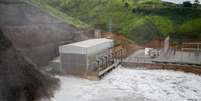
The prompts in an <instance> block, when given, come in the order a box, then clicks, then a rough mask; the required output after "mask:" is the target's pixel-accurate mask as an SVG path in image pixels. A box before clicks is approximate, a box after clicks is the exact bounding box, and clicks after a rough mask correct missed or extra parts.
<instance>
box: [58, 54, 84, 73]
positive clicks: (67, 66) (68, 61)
mask: <svg viewBox="0 0 201 101" xmlns="http://www.w3.org/2000/svg"><path fill="white" fill-rule="evenodd" d="M60 56H61V66H62V72H64V73H67V74H74V75H84V74H85V73H87V55H85V54H67V53H61V54H60Z"/></svg>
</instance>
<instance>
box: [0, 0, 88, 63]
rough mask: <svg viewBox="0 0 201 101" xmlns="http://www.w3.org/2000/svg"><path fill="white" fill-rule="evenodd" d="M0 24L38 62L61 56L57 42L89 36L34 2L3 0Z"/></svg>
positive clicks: (9, 36) (24, 53)
mask: <svg viewBox="0 0 201 101" xmlns="http://www.w3.org/2000/svg"><path fill="white" fill-rule="evenodd" d="M0 27H1V29H2V32H3V33H4V35H5V36H6V37H7V38H8V39H9V40H10V41H11V43H12V44H13V46H14V47H15V48H16V49H17V50H18V51H20V52H21V53H22V54H23V55H24V56H26V57H28V58H30V60H31V61H32V62H33V63H35V64H36V65H38V66H43V65H46V64H47V63H48V61H49V60H51V59H53V58H54V57H56V56H58V55H59V54H58V46H59V45H61V44H67V43H71V42H74V41H79V40H83V39H86V38H88V37H87V36H85V35H84V34H83V33H82V31H81V30H80V29H78V28H76V27H74V26H73V25H70V24H68V23H65V22H62V21H61V20H58V19H57V18H55V17H53V16H51V14H49V13H48V12H45V11H44V10H41V9H40V7H38V6H37V5H35V4H32V3H28V2H24V1H22V0H0Z"/></svg>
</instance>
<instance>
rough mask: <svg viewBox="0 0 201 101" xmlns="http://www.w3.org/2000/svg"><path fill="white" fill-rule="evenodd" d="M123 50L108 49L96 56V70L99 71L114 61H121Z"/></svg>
mask: <svg viewBox="0 0 201 101" xmlns="http://www.w3.org/2000/svg"><path fill="white" fill-rule="evenodd" d="M122 55H123V50H122V49H121V50H118V51H115V52H113V51H112V49H110V52H109V53H107V54H105V55H103V56H101V57H99V58H97V60H96V71H97V72H100V71H102V70H104V69H106V68H108V67H109V66H111V65H113V64H114V63H121V62H122V61H123V56H122Z"/></svg>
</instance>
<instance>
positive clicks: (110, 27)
mask: <svg viewBox="0 0 201 101" xmlns="http://www.w3.org/2000/svg"><path fill="white" fill-rule="evenodd" d="M108 30H109V32H112V18H111V17H110V18H109V26H108Z"/></svg>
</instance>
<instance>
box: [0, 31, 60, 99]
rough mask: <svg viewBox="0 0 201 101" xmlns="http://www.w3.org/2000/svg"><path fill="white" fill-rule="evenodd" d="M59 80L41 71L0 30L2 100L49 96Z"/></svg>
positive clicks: (0, 95)
mask: <svg viewBox="0 0 201 101" xmlns="http://www.w3.org/2000/svg"><path fill="white" fill-rule="evenodd" d="M57 85H58V80H57V79H54V78H52V77H50V76H48V75H47V74H44V73H42V72H40V71H39V70H38V69H37V68H36V66H35V65H34V64H32V63H31V61H29V59H27V58H25V57H24V56H23V55H22V54H21V52H19V51H17V50H16V49H15V48H14V47H13V45H12V43H11V42H10V41H9V40H8V39H7V38H6V37H5V36H4V34H3V33H2V32H1V30H0V101H36V100H38V99H40V98H49V97H51V96H52V95H53V90H54V89H55V88H56V87H57Z"/></svg>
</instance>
